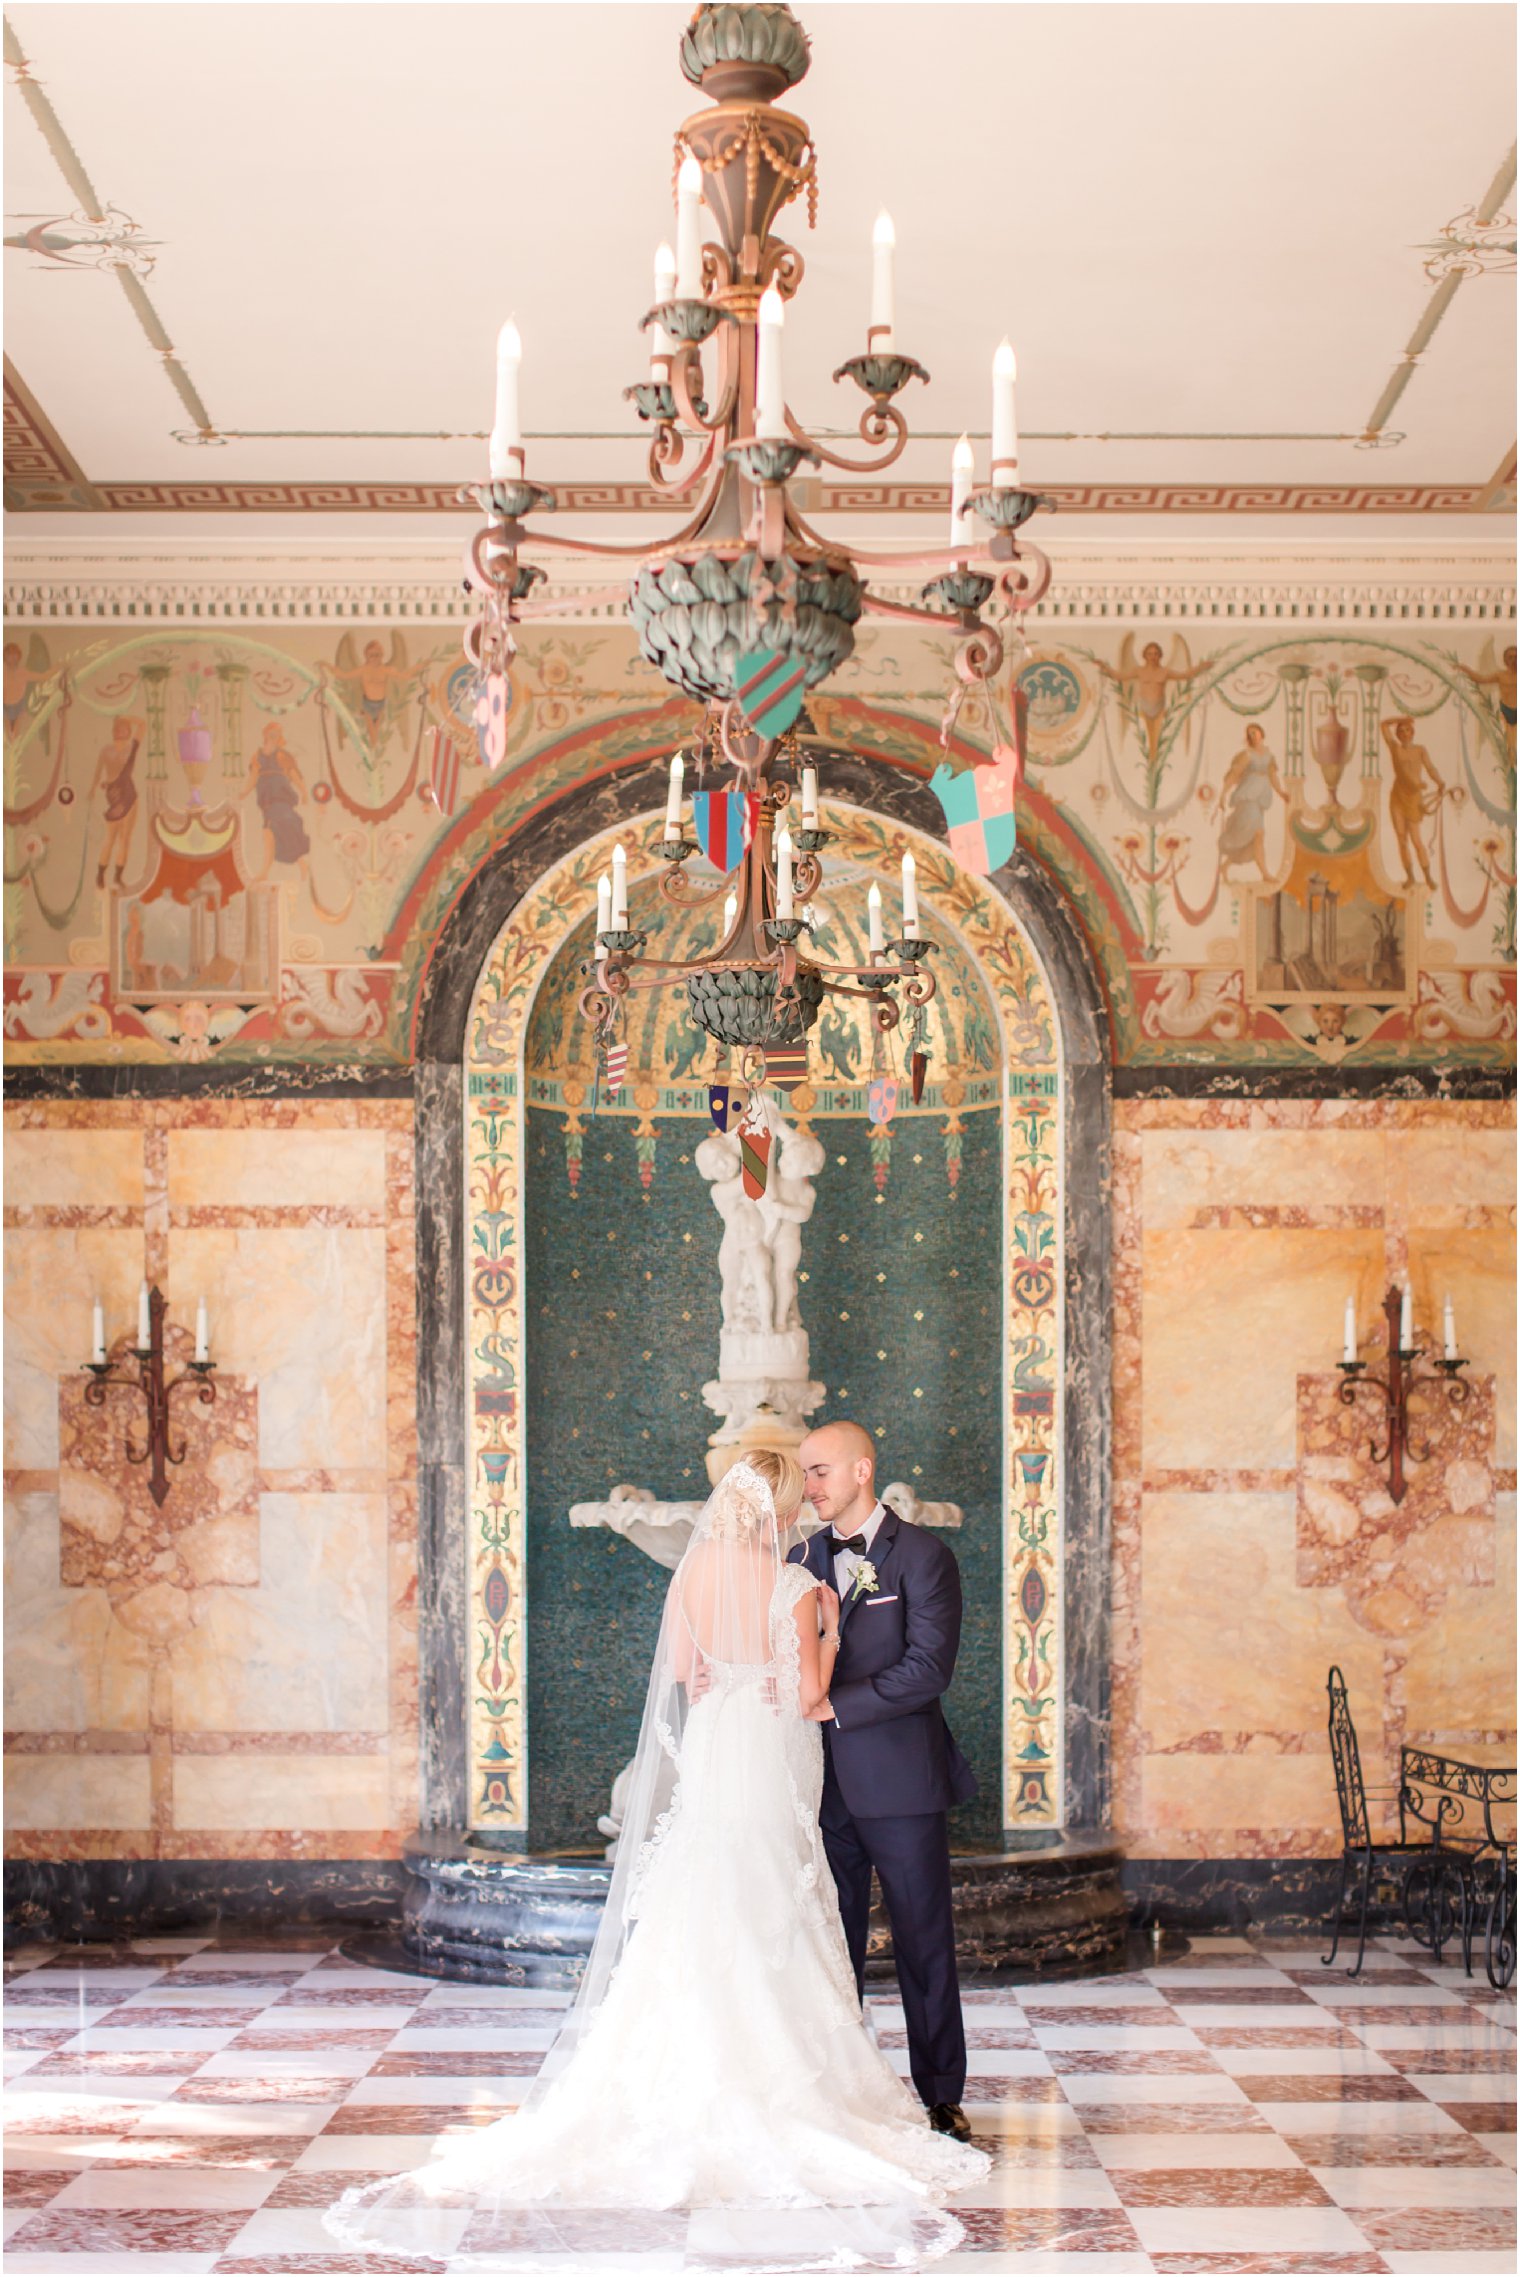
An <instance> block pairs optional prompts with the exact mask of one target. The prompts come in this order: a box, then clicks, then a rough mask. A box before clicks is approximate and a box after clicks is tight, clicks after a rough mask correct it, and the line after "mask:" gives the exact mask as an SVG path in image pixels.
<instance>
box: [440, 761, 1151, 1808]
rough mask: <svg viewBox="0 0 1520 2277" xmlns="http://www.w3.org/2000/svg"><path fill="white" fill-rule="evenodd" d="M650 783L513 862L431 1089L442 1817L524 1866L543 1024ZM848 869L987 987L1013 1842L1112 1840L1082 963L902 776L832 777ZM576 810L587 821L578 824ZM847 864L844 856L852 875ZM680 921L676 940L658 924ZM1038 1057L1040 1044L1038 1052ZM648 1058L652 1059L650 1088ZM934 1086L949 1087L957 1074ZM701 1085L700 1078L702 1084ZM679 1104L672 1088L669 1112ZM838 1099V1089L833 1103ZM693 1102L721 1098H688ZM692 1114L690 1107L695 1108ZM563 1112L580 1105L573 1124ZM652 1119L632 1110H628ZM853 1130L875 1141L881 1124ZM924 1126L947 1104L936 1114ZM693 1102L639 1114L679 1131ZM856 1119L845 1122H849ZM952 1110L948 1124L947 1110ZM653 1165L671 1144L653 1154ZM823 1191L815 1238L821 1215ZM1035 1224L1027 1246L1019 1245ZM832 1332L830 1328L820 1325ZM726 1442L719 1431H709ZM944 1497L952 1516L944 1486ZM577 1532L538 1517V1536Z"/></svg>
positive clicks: (1093, 1204)
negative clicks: (1104, 1835) (536, 1055)
mask: <svg viewBox="0 0 1520 2277" xmlns="http://www.w3.org/2000/svg"><path fill="white" fill-rule="evenodd" d="M652 780H653V770H644V769H641V770H640V775H639V776H636V777H629V778H623V779H621V780H614V781H612V782H610V783H609V782H605V781H604V782H602V783H600V784H598V785H597V786H596V788H595V794H594V796H593V797H588V798H585V799H580V800H578V799H577V798H576V797H575V795H574V794H572V795H571V796H570V797H569V798H567V799H565V800H563V801H561V802H559V804H558V805H557V806H556V807H555V808H554V809H553V810H551V812H550V813H549V814H548V815H546V816H543V817H540V818H538V827H537V828H531V829H530V830H528V831H525V832H524V833H523V834H522V836H521V837H519V838H517V839H514V840H513V841H511V842H509V844H508V845H506V846H505V847H503V848H502V850H501V852H500V854H499V856H498V857H497V859H496V861H494V862H493V863H492V864H490V865H489V866H488V867H487V868H486V869H485V870H483V871H482V872H481V873H480V874H479V875H478V876H477V878H476V879H475V880H474V881H473V883H472V886H471V888H470V889H468V890H467V892H466V894H465V896H464V897H463V898H462V900H461V903H460V905H459V907H458V909H457V911H456V913H455V918H454V921H453V923H452V924H451V926H450V928H449V932H448V934H447V935H446V936H445V937H444V939H443V940H442V941H441V942H440V944H439V951H438V954H437V956H436V957H435V959H434V964H433V967H432V970H431V972H430V975H429V985H428V988H427V990H426V993H425V996H424V1001H423V1006H422V1015H421V1023H420V1029H419V1043H420V1050H419V1063H418V1071H417V1073H418V1082H417V1116H418V1169H419V1176H418V1226H419V1264H420V1270H419V1303H420V1307H421V1312H422V1323H421V1325H422V1336H421V1340H420V1342H421V1350H422V1353H423V1355H424V1358H423V1371H424V1378H425V1380H424V1383H423V1385H422V1387H421V1447H420V1456H421V1461H420V1488H421V1494H420V1515H421V1542H420V1559H421V1588H422V1602H421V1606H420V1638H419V1651H420V1662H421V1682H422V1695H423V1727H424V1742H423V1809H424V1824H426V1825H428V1826H431V1827H443V1826H450V1827H454V1828H463V1827H470V1828H473V1829H474V1830H475V1831H476V1834H477V1837H478V1838H480V1839H484V1840H486V1841H488V1842H494V1843H496V1844H499V1845H500V1846H501V1847H503V1848H507V1849H510V1848H513V1847H520V1846H522V1845H524V1844H525V1843H526V1841H527V1839H528V1805H529V1797H530V1789H529V1784H528V1775H527V1751H528V1748H529V1747H530V1745H531V1735H530V1732H529V1718H528V1694H527V1689H526V1685H525V1681H524V1679H525V1673H526V1671H525V1665H524V1663H525V1653H524V1647H525V1644H526V1639H527V1624H528V1619H529V1601H528V1597H527V1567H526V1564H525V1559H524V1553H525V1547H526V1541H527V1527H528V1525H529V1524H531V1522H532V1519H531V1514H530V1513H529V1512H528V1511H527V1510H526V1508H525V1494H524V1489H525V1481H526V1471H525V1457H526V1451H527V1434H528V1429H529V1424H528V1415H527V1410H526V1408H525V1406H524V1400H525V1398H526V1400H527V1402H528V1403H531V1401H532V1397H533V1392H532V1385H531V1382H529V1381H527V1380H526V1378H525V1371H524V1358H525V1353H526V1329H525V1314H524V1305H525V1302H526V1301H528V1300H527V1292H526V1290H525V1286H524V1272H523V1265H524V1249H523V1217H522V1211H523V1204H524V1198H525V1181H524V1177H523V1170H524V1159H523V1140H524V1127H525V1126H524V1115H525V1111H526V1087H527V1081H528V1070H527V1066H526V1063H525V1057H524V1054H525V1050H526V1048H527V1045H528V1039H529V1036H530V1032H531V1025H532V1012H533V1006H534V1002H535V999H536V997H537V996H538V993H539V990H540V987H541V985H542V983H543V981H544V977H545V975H546V973H548V972H550V971H552V970H553V969H554V967H555V959H556V957H557V956H563V955H564V954H565V953H566V951H567V947H568V950H569V953H571V954H573V947H574V944H573V938H572V937H573V935H574V933H575V931H576V928H577V927H584V928H586V929H587V931H588V935H589V911H590V909H591V907H592V906H593V902H594V881H595V877H596V874H597V872H598V870H599V869H600V868H601V867H602V866H604V865H605V862H606V860H607V857H608V851H609V849H610V843H611V838H612V836H614V835H617V834H621V835H623V836H624V838H625V842H627V843H628V844H629V845H630V848H632V847H635V846H637V847H638V848H639V852H638V853H636V854H635V856H634V859H633V863H632V869H633V876H634V880H635V885H634V892H635V895H637V893H638V892H639V891H640V890H641V888H640V885H639V882H638V881H639V879H640V878H641V877H642V876H644V875H645V874H646V872H647V874H648V875H649V876H650V877H651V879H652V875H653V864H654V856H653V853H652V845H653V839H654V836H655V833H656V832H657V829H658V817H657V813H656V812H655V810H654V807H653V791H652ZM827 783H828V788H829V793H830V795H831V798H832V799H833V800H834V801H835V802H836V811H835V813H834V814H833V816H832V817H831V821H832V823H833V824H834V825H835V826H836V827H838V828H839V829H840V833H841V847H840V849H839V850H838V851H837V852H836V859H837V858H846V857H847V858H848V859H849V860H850V861H852V862H856V863H858V864H860V865H863V866H864V867H868V868H873V869H875V870H877V871H878V872H879V873H880V874H881V875H882V877H883V880H884V882H885V881H886V880H888V879H889V878H890V876H891V875H892V873H893V872H895V868H896V864H897V860H898V858H899V856H900V854H901V851H902V850H903V847H904V845H905V844H910V843H911V844H912V846H913V849H914V851H915V854H916V855H917V857H918V860H919V865H920V881H921V891H922V898H923V902H924V906H925V911H926V915H928V916H929V920H930V923H931V926H933V927H935V928H936V929H943V928H948V929H949V930H950V931H951V932H953V934H954V936H955V938H956V940H957V942H958V943H959V944H960V947H961V949H962V951H963V953H964V954H965V955H966V956H967V957H969V958H970V959H972V961H973V962H974V964H975V966H976V968H977V969H978V970H979V972H980V973H981V974H982V975H983V976H984V979H985V984H986V987H987V991H988V995H989V1000H990V1001H991V1003H992V1004H993V1006H994V1010H995V1016H996V1020H997V1027H998V1055H997V1056H998V1070H997V1079H996V1080H997V1086H998V1089H999V1098H998V1102H997V1105H998V1111H999V1114H1000V1117H1001V1134H1000V1135H1001V1161H1000V1168H999V1186H1000V1201H1001V1205H1002V1223H1001V1226H1000V1225H999V1224H998V1223H997V1222H996V1220H994V1221H992V1222H989V1223H988V1224H987V1226H986V1228H985V1233H986V1238H987V1239H988V1241H989V1242H991V1243H993V1244H995V1245H996V1248H997V1250H998V1253H999V1257H1000V1259H1001V1264H1002V1293H1001V1300H1000V1301H1001V1306H1002V1317H1001V1320H1000V1335H999V1338H998V1342H997V1347H996V1349H994V1350H993V1351H991V1352H990V1353H987V1352H984V1353H983V1354H982V1355H980V1359H979V1364H980V1365H981V1366H983V1367H986V1366H988V1365H989V1364H990V1365H991V1366H992V1367H993V1369H994V1370H995V1372H996V1376H997V1380H998V1383H999V1387H1000V1389H999V1401H1000V1409H1001V1421H1002V1433H1001V1445H1002V1463H1003V1476H1002V1479H1001V1482H1000V1509H1001V1540H1000V1544H999V1551H1000V1557H999V1582H998V1588H999V1627H1000V1632H1001V1662H1002V1675H1001V1703H1000V1714H1001V1719H1002V1725H1001V1728H1002V1763H1001V1773H1002V1782H1003V1792H1004V1802H1003V1818H1004V1823H1005V1826H1006V1828H1007V1829H1009V1830H1010V1831H1011V1832H1012V1833H1013V1834H1015V1835H1016V1836H1018V1835H1022V1836H1024V1837H1025V1838H1027V1839H1029V1840H1031V1841H1036V1840H1044V1839H1047V1838H1048V1837H1049V1836H1050V1834H1051V1832H1052V1831H1053V1830H1054V1829H1056V1828H1059V1827H1061V1826H1063V1825H1064V1826H1068V1827H1071V1826H1083V1827H1094V1826H1102V1825H1104V1824H1105V1823H1106V1818H1107V1723H1108V1665H1107V1635H1108V1618H1107V1600H1108V1479H1109V1461H1108V1438H1109V1424H1108V1415H1109V1370H1108V1357H1107V1339H1108V1294H1107V1291H1108V1273H1109V1236H1108V1219H1107V1196H1108V1175H1107V1142H1108V1111H1107V1101H1108V1089H1107V1064H1108V1055H1107V1050H1106V1027H1105V1022H1104V1018H1103V1012H1102V1001H1101V996H1100V994H1099V992H1098V990H1097V988H1096V986H1095V984H1094V981H1093V977H1092V968H1091V965H1090V962H1089V960H1088V957H1087V954H1086V950H1085V944H1084V943H1083V941H1082V939H1081V936H1080V932H1079V929H1078V928H1077V926H1076V924H1075V922H1074V920H1073V919H1072V917H1071V914H1070V912H1069V911H1068V909H1067V908H1066V906H1065V904H1064V902H1063V900H1062V899H1061V897H1060V895H1059V894H1058V893H1057V892H1056V891H1055V889H1054V888H1053V887H1052V886H1051V884H1050V882H1049V880H1048V879H1047V878H1046V877H1045V876H1044V874H1043V873H1042V872H1040V871H1039V870H1037V869H1036V868H1035V866H1034V865H1032V864H1030V863H1029V862H1027V861H1026V860H1024V859H1023V858H1022V857H1017V856H1016V857H1015V861H1014V862H1013V863H1012V864H1010V865H1009V867H1008V869H1007V870H1006V871H1005V872H1003V873H1002V874H1001V876H1000V877H999V878H998V879H997V880H995V881H984V880H979V879H975V878H972V877H970V876H969V875H967V874H966V873H965V872H962V871H960V870H959V869H958V868H957V866H956V865H955V864H954V862H953V860H952V858H951V856H950V855H949V852H948V849H947V848H946V847H945V845H944V842H943V838H942V836H941V835H940V832H939V830H938V829H937V828H936V827H935V825H936V822H937V818H938V807H937V804H936V803H935V802H934V801H933V800H932V798H931V797H930V796H929V794H928V793H927V790H926V789H925V787H924V785H923V784H922V783H921V782H918V781H916V780H914V779H913V778H910V777H907V776H904V775H902V774H901V773H899V772H898V771H897V770H895V769H893V768H891V767H888V766H885V765H883V763H882V762H881V761H880V760H863V759H859V758H852V757H849V756H847V755H843V754H835V755H833V756H832V757H831V759H830V762H829V766H828V772H827ZM577 810H579V811H577ZM831 851H834V850H831ZM662 922H663V919H662ZM1042 1036H1043V1038H1044V1039H1045V1040H1044V1041H1043V1042H1041V1041H1040V1040H1039V1039H1040V1038H1041V1037H1042ZM637 1059H638V1054H637V1052H635V1054H634V1055H633V1060H632V1062H631V1064H632V1065H634V1066H635V1067H636V1065H637ZM936 1073H937V1074H938V1075H939V1076H940V1077H941V1079H943V1077H944V1076H945V1075H946V1074H948V1067H947V1066H942V1067H941V1069H939V1070H937V1071H936ZM706 1074H707V1070H706V1068H705V1067H702V1068H700V1069H698V1070H697V1071H696V1076H697V1080H698V1081H699V1082H700V1084H702V1085H705V1081H706ZM672 1088H678V1087H674V1086H665V1085H656V1086H655V1089H656V1090H657V1091H660V1090H667V1091H668V1090H670V1089H672ZM820 1088H826V1087H824V1086H820ZM688 1092H689V1093H690V1094H691V1095H692V1097H694V1098H695V1099H697V1100H699V1099H700V1096H701V1094H700V1092H699V1091H696V1090H695V1088H694V1086H688ZM690 1103H691V1098H688V1100H686V1101H684V1102H682V1104H690ZM559 1104H560V1105H561V1106H563V1105H564V1104H565V1102H564V1101H563V1099H561V1100H560V1101H559ZM634 1105H635V1111H637V1103H636V1102H634ZM859 1105H860V1107H861V1109H862V1112H861V1116H860V1119H859V1122H858V1124H857V1129H858V1131H859V1133H860V1136H861V1138H862V1139H863V1138H864V1135H865V1129H864V1115H863V1099H862V1100H861V1101H860V1102H859ZM927 1105H929V1101H928V1099H927V1095H926V1106H927ZM672 1106H673V1103H672V1102H670V1101H660V1100H657V1101H656V1102H655V1104H654V1107H653V1108H652V1110H651V1109H646V1110H645V1113H646V1120H648V1119H649V1117H650V1115H651V1114H652V1116H653V1119H654V1121H655V1123H656V1125H658V1120H659V1115H660V1114H661V1113H662V1112H665V1113H669V1112H671V1111H672ZM847 1111H848V1110H847ZM931 1111H932V1112H934V1113H935V1114H936V1115H937V1118H938V1122H939V1123H940V1124H943V1123H944V1122H945V1121H946V1119H947V1103H946V1101H945V1100H944V1099H943V1098H940V1097H935V1098H934V1099H933V1101H932V1110H931ZM655 1141H656V1147H657V1146H658V1131H657V1130H656V1133H655ZM827 1207H828V1201H827V1192H826V1189H821V1190H820V1206H819V1215H820V1216H821V1215H822V1214H823V1213H825V1212H826V1211H827ZM1021 1221H1022V1222H1021ZM809 1325H810V1326H811V1325H812V1324H811V1323H810V1324H809ZM708 1428H711V1419H710V1418H704V1419H703V1422H702V1433H703V1436H704V1437H705V1432H706V1430H707V1429H708ZM926 1483H928V1484H929V1485H930V1491H932V1492H934V1493H937V1494H938V1493H944V1492H948V1491H949V1489H947V1488H945V1487H944V1486H942V1485H939V1484H934V1483H933V1482H926ZM554 1515H557V1517H558V1520H559V1522H560V1523H561V1524H563V1523H564V1512H563V1502H561V1504H560V1506H559V1509H558V1512H557V1513H554V1514H551V1513H549V1512H547V1511H546V1512H545V1513H544V1522H545V1523H548V1522H550V1519H551V1516H554Z"/></svg>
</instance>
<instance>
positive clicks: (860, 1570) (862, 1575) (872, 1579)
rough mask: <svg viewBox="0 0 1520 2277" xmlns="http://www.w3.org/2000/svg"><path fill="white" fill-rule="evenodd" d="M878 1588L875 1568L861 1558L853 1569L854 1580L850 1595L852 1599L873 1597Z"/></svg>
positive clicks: (868, 1560) (868, 1561)
mask: <svg viewBox="0 0 1520 2277" xmlns="http://www.w3.org/2000/svg"><path fill="white" fill-rule="evenodd" d="M880 1587H881V1583H880V1582H879V1581H878V1580H877V1578H876V1568H875V1566H874V1565H872V1563H871V1561H870V1559H869V1558H862V1559H861V1561H860V1563H859V1565H858V1566H857V1567H856V1568H855V1580H854V1585H853V1586H852V1588H851V1590H850V1595H851V1596H852V1597H874V1596H875V1595H876V1592H877V1590H878V1589H879V1588H880Z"/></svg>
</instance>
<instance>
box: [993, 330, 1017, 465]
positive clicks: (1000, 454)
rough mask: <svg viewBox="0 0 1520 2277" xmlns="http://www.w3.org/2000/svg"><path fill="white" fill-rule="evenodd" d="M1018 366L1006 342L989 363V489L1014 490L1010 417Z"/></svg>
mask: <svg viewBox="0 0 1520 2277" xmlns="http://www.w3.org/2000/svg"><path fill="white" fill-rule="evenodd" d="M1017 377H1018V365H1017V364H1016V363H1015V361H1014V355H1013V349H1012V348H1011V346H1010V345H1009V343H1008V342H1007V341H1006V340H1002V341H1000V342H999V343H998V351H997V354H996V355H995V356H994V357H993V359H992V486H993V488H994V489H995V490H1017V488H1018V457H1019V434H1018V428H1017V427H1016V426H1015V424H1014V417H1013V383H1014V381H1015V379H1017Z"/></svg>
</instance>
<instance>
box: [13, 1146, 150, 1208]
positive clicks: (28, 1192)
mask: <svg viewBox="0 0 1520 2277" xmlns="http://www.w3.org/2000/svg"><path fill="white" fill-rule="evenodd" d="M5 1199H6V1202H7V1204H8V1205H9V1206H12V1207H19V1208H23V1209H38V1208H47V1209H77V1210H79V1211H81V1212H88V1213H89V1215H90V1216H92V1217H98V1216H99V1214H100V1213H101V1212H103V1211H107V1210H140V1209H141V1208H142V1206H143V1150H142V1140H141V1138H140V1137H139V1136H138V1134H137V1133H136V1132H135V1131H11V1132H9V1133H8V1134H7V1136H6V1142H5ZM81 1222H84V1223H88V1222H89V1218H88V1217H86V1218H83V1219H82V1221H81Z"/></svg>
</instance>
